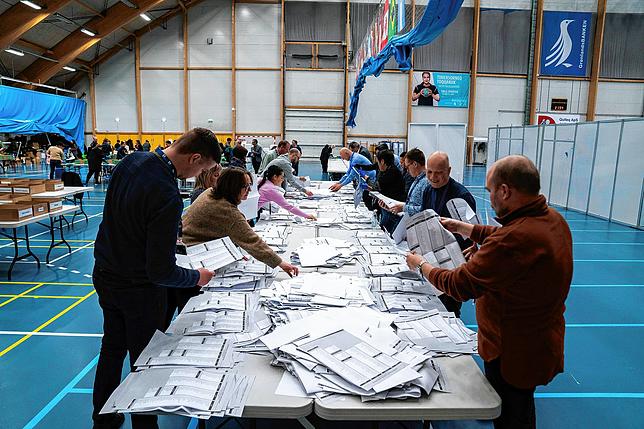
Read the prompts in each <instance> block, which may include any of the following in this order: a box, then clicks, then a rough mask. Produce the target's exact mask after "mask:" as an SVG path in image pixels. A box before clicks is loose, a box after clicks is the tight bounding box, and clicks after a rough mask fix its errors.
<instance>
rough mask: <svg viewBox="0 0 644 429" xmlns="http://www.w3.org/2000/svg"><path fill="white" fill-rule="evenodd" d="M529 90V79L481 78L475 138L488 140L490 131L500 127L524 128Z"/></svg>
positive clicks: (475, 119) (477, 85) (477, 95)
mask: <svg viewBox="0 0 644 429" xmlns="http://www.w3.org/2000/svg"><path fill="white" fill-rule="evenodd" d="M525 87H526V79H518V78H494V77H479V78H477V80H476V99H477V101H476V106H475V117H474V122H475V124H474V134H473V135H474V136H476V137H485V136H486V135H487V129H488V128H490V127H495V126H497V125H499V126H502V127H505V126H510V125H522V124H523V112H524V103H525ZM468 134H470V135H471V131H469V130H468Z"/></svg>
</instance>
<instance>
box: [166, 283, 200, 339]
mask: <svg viewBox="0 0 644 429" xmlns="http://www.w3.org/2000/svg"><path fill="white" fill-rule="evenodd" d="M167 293H168V300H167V304H166V311H165V327H164V330H165V329H167V327H168V326H170V322H172V317H173V316H174V312H175V311H177V313H181V310H183V307H185V306H186V303H187V302H188V300H189V299H190V298H192V297H193V296H197V295H199V294H200V293H201V286H195V287H188V288H168V290H167Z"/></svg>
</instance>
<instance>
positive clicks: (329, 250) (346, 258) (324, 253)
mask: <svg viewBox="0 0 644 429" xmlns="http://www.w3.org/2000/svg"><path fill="white" fill-rule="evenodd" d="M361 254H362V251H361V250H360V248H359V247H357V246H355V245H354V244H353V243H350V242H348V241H345V240H338V239H334V238H313V239H308V240H304V242H303V243H302V245H301V246H300V247H298V248H297V249H296V250H295V251H294V252H293V253H292V255H291V259H292V260H293V261H294V262H296V263H299V264H300V265H301V266H302V267H341V266H343V265H345V264H349V263H352V262H354V260H355V257H356V256H358V255H361Z"/></svg>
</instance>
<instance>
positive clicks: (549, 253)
mask: <svg viewBox="0 0 644 429" xmlns="http://www.w3.org/2000/svg"><path fill="white" fill-rule="evenodd" d="M498 220H499V222H500V223H501V225H503V226H502V227H492V226H482V225H476V226H475V227H474V231H473V233H472V236H471V238H472V240H473V241H475V242H476V243H479V244H481V248H480V249H479V251H478V252H476V253H475V254H474V256H473V257H472V258H471V259H470V260H469V261H467V262H466V263H465V264H463V265H461V266H460V267H458V268H456V269H455V270H444V269H439V268H436V269H432V270H431V271H430V273H429V275H428V278H429V281H430V282H431V283H432V284H433V285H434V286H436V288H438V289H440V290H442V291H444V292H445V293H447V294H448V295H450V296H452V297H454V298H455V299H457V300H461V301H465V300H467V299H470V298H477V301H476V320H477V322H478V345H479V354H480V355H481V357H482V358H483V359H484V360H485V361H487V362H489V361H491V360H494V359H497V358H499V359H500V364H501V375H502V376H503V378H504V379H505V380H506V381H507V382H508V383H510V384H511V385H513V386H515V387H518V388H533V387H535V386H537V385H545V384H547V383H548V382H550V380H552V379H553V378H554V376H555V375H557V374H558V373H560V372H562V371H563V365H564V332H565V321H564V310H565V304H564V303H565V300H566V297H567V296H568V291H569V290H570V282H571V281H572V270H573V259H572V237H571V234H570V229H569V228H568V224H567V223H566V221H565V220H564V218H563V217H562V216H561V215H560V214H559V213H557V211H555V210H554V209H552V208H549V207H548V205H547V204H546V199H545V197H543V196H542V195H540V196H539V197H537V198H535V200H534V201H533V202H531V203H529V204H527V205H525V206H523V207H521V208H519V209H517V210H514V211H513V212H511V213H508V214H507V215H505V216H504V217H502V218H499V219H498Z"/></svg>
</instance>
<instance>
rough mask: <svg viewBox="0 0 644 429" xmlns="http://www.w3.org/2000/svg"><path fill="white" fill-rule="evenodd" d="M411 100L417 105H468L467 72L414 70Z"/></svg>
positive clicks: (468, 81) (468, 86) (468, 80)
mask: <svg viewBox="0 0 644 429" xmlns="http://www.w3.org/2000/svg"><path fill="white" fill-rule="evenodd" d="M413 80H414V83H413V88H412V91H411V101H412V104H413V105H416V106H438V107H468V104H469V97H470V75H469V74H467V73H443V72H429V71H423V72H414V76H413Z"/></svg>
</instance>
